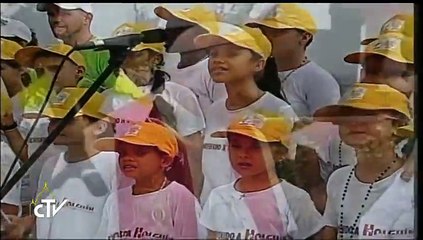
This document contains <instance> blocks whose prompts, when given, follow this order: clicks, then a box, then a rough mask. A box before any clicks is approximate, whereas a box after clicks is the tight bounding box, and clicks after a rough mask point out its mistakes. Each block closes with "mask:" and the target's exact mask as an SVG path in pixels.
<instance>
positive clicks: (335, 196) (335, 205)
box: [323, 166, 401, 238]
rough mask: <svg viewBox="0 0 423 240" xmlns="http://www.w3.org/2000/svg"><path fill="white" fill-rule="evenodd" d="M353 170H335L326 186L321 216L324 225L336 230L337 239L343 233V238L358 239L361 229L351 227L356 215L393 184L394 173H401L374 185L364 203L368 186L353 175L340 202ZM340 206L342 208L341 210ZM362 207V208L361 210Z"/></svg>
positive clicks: (366, 208)
mask: <svg viewBox="0 0 423 240" xmlns="http://www.w3.org/2000/svg"><path fill="white" fill-rule="evenodd" d="M353 168H354V166H346V167H343V168H340V169H338V170H336V171H335V172H333V173H332V175H331V176H330V177H329V181H328V184H327V201H326V208H325V213H324V215H323V219H324V224H325V225H326V226H330V227H335V228H337V229H338V237H340V236H341V235H340V234H342V233H344V234H343V237H344V238H350V236H351V235H353V237H354V238H357V237H358V231H362V229H360V230H359V229H358V227H357V226H358V224H356V228H355V229H353V227H352V226H353V224H354V221H355V220H356V218H357V216H358V213H359V212H361V216H362V215H364V213H365V212H366V211H367V210H368V209H369V208H370V207H371V206H372V205H373V203H374V202H375V201H376V200H377V199H378V198H379V197H380V196H381V195H382V194H383V193H384V192H385V190H386V189H387V188H388V187H389V186H390V185H391V184H392V183H393V181H394V179H395V175H396V173H397V172H398V171H401V169H400V170H398V171H397V172H396V173H394V174H392V175H391V176H389V177H387V178H384V179H382V180H380V181H378V182H376V183H374V184H373V188H372V191H371V193H370V195H369V198H368V199H367V200H366V201H364V198H365V196H366V193H367V190H368V189H369V186H370V184H367V183H363V182H360V181H359V180H358V179H357V177H356V176H355V174H354V173H353V174H352V177H351V180H350V183H349V186H348V190H347V193H346V195H345V200H344V201H343V202H342V195H343V194H344V188H345V183H346V182H347V179H348V176H349V174H350V172H351V170H352V169H353ZM341 204H342V205H343V208H341ZM362 205H364V208H362ZM341 212H342V213H343V227H341V226H339V225H340V216H341Z"/></svg>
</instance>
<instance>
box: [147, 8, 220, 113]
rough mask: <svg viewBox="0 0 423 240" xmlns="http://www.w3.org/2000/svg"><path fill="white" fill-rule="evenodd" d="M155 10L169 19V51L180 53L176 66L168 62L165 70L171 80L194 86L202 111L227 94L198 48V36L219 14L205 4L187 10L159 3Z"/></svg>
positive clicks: (206, 29) (191, 87)
mask: <svg viewBox="0 0 423 240" xmlns="http://www.w3.org/2000/svg"><path fill="white" fill-rule="evenodd" d="M154 13H155V14H156V15H157V16H158V17H159V18H161V19H163V20H166V28H165V29H166V32H167V33H168V34H167V36H168V39H167V41H166V44H165V48H166V52H168V53H178V54H179V56H180V61H179V62H178V63H177V64H175V65H173V66H172V65H169V64H166V66H165V69H166V72H167V73H169V75H170V77H171V81H172V82H175V83H178V84H181V85H183V86H185V87H187V88H189V89H191V90H192V91H193V92H194V94H195V95H196V96H197V98H198V101H199V103H200V107H201V109H202V110H203V113H205V112H206V111H207V109H208V108H209V106H210V105H211V104H212V103H214V102H216V101H217V100H219V99H222V98H225V97H226V96H227V94H226V90H225V86H224V85H223V84H221V83H216V82H214V81H213V80H212V79H211V77H210V74H209V72H208V70H207V65H208V60H207V54H206V52H205V51H204V50H202V49H196V48H195V45H194V39H195V37H197V36H199V35H200V34H204V33H207V32H208V27H209V26H206V25H205V24H204V23H206V22H216V21H218V19H219V16H218V15H217V14H216V13H215V12H214V11H213V10H211V9H208V8H207V7H206V6H204V5H203V4H196V5H194V6H192V7H189V8H186V9H172V8H170V7H164V6H158V7H156V8H155V9H154Z"/></svg>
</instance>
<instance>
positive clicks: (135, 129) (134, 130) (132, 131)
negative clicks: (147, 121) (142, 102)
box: [125, 125, 141, 137]
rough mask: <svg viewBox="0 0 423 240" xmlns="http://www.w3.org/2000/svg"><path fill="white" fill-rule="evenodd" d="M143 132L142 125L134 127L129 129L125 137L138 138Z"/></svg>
mask: <svg viewBox="0 0 423 240" xmlns="http://www.w3.org/2000/svg"><path fill="white" fill-rule="evenodd" d="M140 130H141V126H140V125H133V126H131V127H130V128H129V130H128V132H127V133H126V134H125V136H133V137H136V136H138V133H139V132H140Z"/></svg>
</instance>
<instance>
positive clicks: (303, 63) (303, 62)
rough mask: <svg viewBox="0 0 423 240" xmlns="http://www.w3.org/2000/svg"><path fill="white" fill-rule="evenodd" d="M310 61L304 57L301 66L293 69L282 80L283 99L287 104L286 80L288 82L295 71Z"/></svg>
mask: <svg viewBox="0 0 423 240" xmlns="http://www.w3.org/2000/svg"><path fill="white" fill-rule="evenodd" d="M309 62H310V61H309V60H308V58H307V56H305V57H304V59H303V60H302V61H301V64H300V65H298V67H296V68H294V69H292V70H291V71H290V72H289V73H288V74H287V75H286V76H285V77H284V78H283V79H282V80H281V94H282V97H283V98H284V99H285V100H286V102H287V103H288V104H290V103H289V101H288V98H287V97H286V94H285V91H284V90H283V84H284V83H285V82H286V80H288V78H289V76H291V74H293V73H294V72H295V71H297V70H298V69H299V68H301V67H302V66H304V65H306V64H307V63H309Z"/></svg>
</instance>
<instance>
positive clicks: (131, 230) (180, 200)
mask: <svg viewBox="0 0 423 240" xmlns="http://www.w3.org/2000/svg"><path fill="white" fill-rule="evenodd" d="M199 214H200V205H199V203H198V201H197V199H196V198H195V196H194V195H193V194H192V193H191V192H189V191H188V189H186V188H185V187H184V186H183V185H181V184H179V183H177V182H172V183H170V184H169V185H168V186H167V187H165V188H164V189H162V190H160V191H156V192H153V193H147V194H142V195H133V194H132V186H131V187H126V188H122V189H120V190H119V191H118V192H117V193H113V194H111V195H110V196H109V198H108V199H107V202H106V205H105V207H104V210H103V218H102V223H101V225H100V228H99V231H98V237H100V238H103V239H104V238H108V239H199V238H203V237H204V236H205V230H201V227H200V225H199V223H198V218H199Z"/></svg>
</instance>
